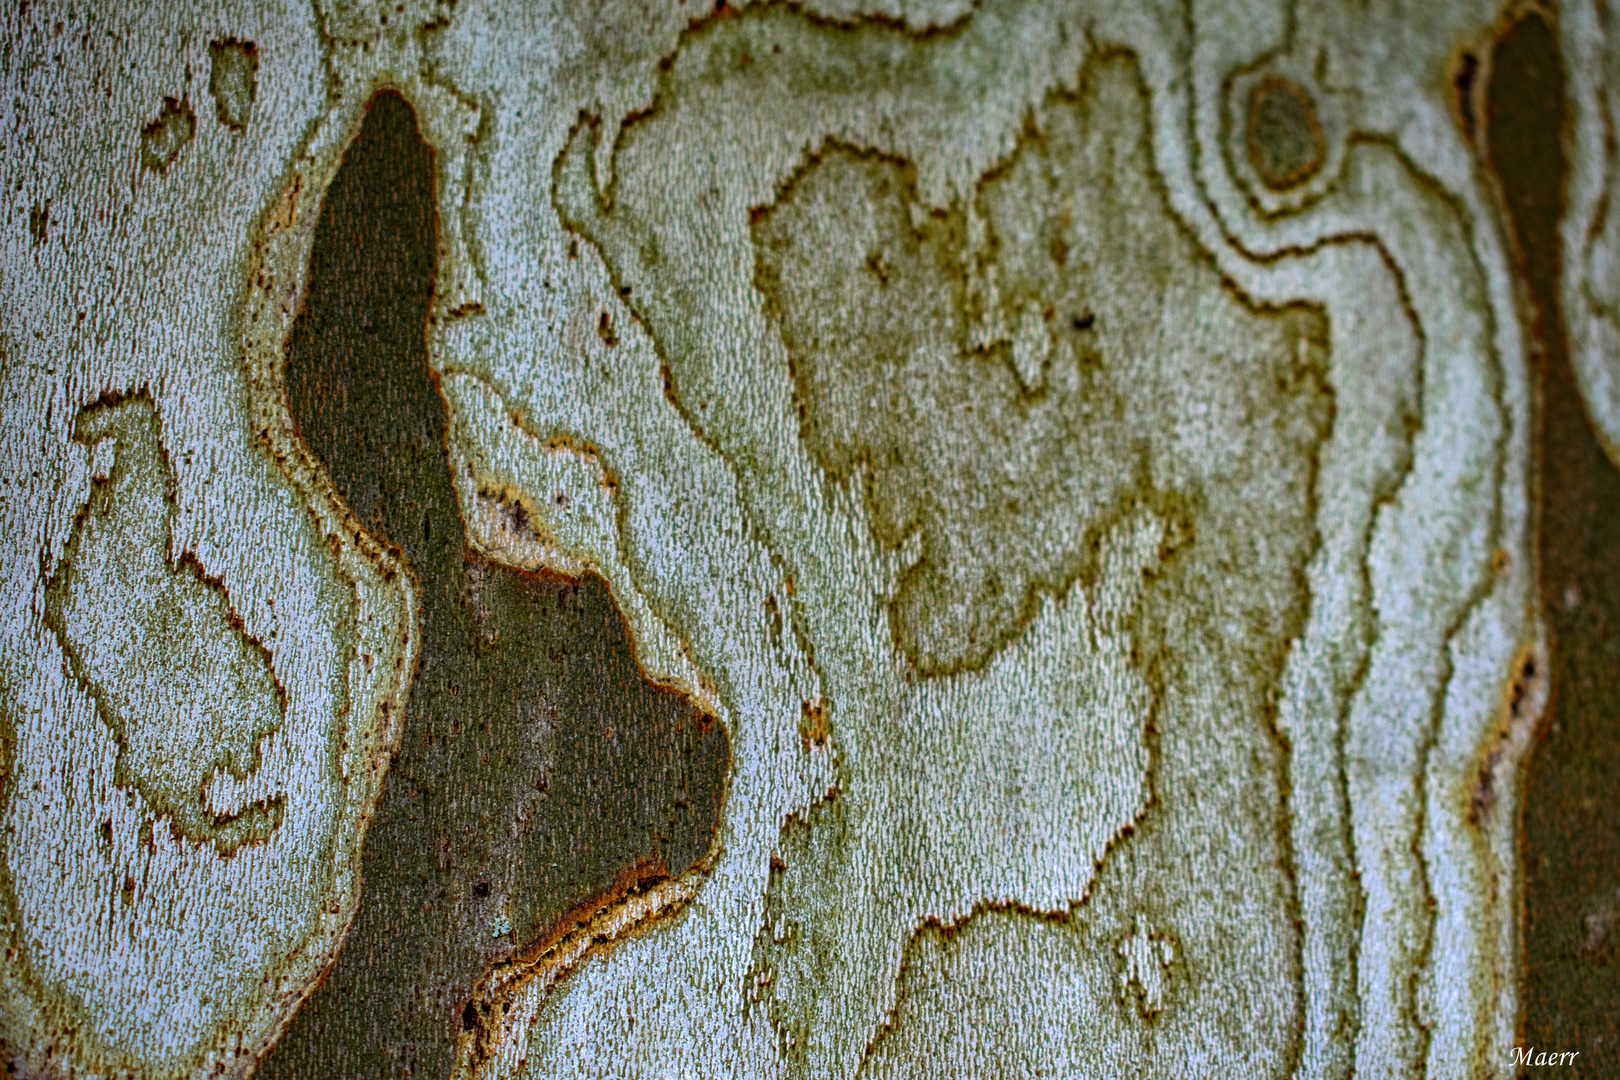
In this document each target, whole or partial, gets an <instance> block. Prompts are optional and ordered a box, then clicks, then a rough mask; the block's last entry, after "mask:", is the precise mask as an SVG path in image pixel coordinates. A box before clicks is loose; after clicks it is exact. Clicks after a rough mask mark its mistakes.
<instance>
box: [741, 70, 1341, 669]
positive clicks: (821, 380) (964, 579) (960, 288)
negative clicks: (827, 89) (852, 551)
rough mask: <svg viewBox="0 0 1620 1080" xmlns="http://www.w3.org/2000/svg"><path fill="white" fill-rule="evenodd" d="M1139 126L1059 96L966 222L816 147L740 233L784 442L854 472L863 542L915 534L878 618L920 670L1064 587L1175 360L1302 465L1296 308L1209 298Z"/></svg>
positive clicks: (1128, 466) (1128, 488)
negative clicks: (787, 426) (1285, 437)
mask: <svg viewBox="0 0 1620 1080" xmlns="http://www.w3.org/2000/svg"><path fill="white" fill-rule="evenodd" d="M1099 81H1100V82H1102V83H1105V84H1107V89H1108V90H1110V91H1118V92H1119V93H1118V94H1117V95H1115V99H1116V100H1124V101H1127V102H1130V101H1134V100H1136V98H1137V95H1136V92H1135V87H1134V85H1133V84H1132V82H1131V80H1130V76H1129V75H1128V73H1125V72H1123V71H1120V70H1119V69H1114V70H1112V71H1104V72H1103V73H1101V74H1100V76H1099ZM1138 104H1139V103H1138ZM1142 111H1143V110H1141V109H1140V108H1139V107H1138V108H1133V109H1129V110H1126V111H1124V112H1123V113H1122V112H1121V111H1120V110H1114V109H1103V110H1099V109H1098V107H1097V103H1096V98H1095V97H1094V96H1093V95H1092V94H1089V93H1088V94H1085V95H1083V96H1082V97H1081V98H1080V99H1064V100H1059V101H1058V102H1056V103H1055V104H1054V106H1053V107H1052V108H1051V109H1050V110H1049V111H1048V112H1047V113H1046V117H1045V127H1044V130H1043V131H1042V132H1041V133H1040V136H1039V137H1037V138H1033V139H1029V140H1027V141H1026V142H1024V143H1023V144H1022V145H1021V146H1020V148H1019V150H1018V151H1017V152H1016V153H1015V154H1014V155H1013V157H1012V159H1011V160H1010V161H1009V162H1008V163H1007V164H1006V165H1005V166H1004V167H1002V168H1001V169H999V170H998V171H997V172H995V173H993V174H991V176H990V177H988V178H987V179H985V180H984V181H982V182H981V183H980V185H979V186H978V189H977V191H976V192H975V195H974V198H973V205H972V206H971V207H957V208H954V209H952V210H951V211H950V212H948V213H939V212H932V211H930V210H928V209H927V208H926V207H924V206H923V205H922V204H921V203H920V202H919V200H918V198H917V193H916V190H915V186H914V184H913V182H912V177H911V173H910V170H909V169H908V168H907V167H906V166H905V165H904V164H903V163H900V162H897V161H894V160H890V159H885V158H879V157H875V156H871V155H861V154H857V153H853V152H850V151H848V150H843V149H837V148H834V149H830V150H828V151H826V152H825V153H823V154H822V155H821V157H819V158H818V159H817V160H815V161H814V162H812V163H811V164H810V165H809V166H807V167H806V168H805V169H804V170H803V171H802V172H801V174H800V175H799V176H797V177H796V178H795V180H794V181H793V183H792V184H791V185H790V186H789V187H788V189H787V190H786V191H785V192H784V194H783V195H782V197H781V198H780V199H779V201H778V202H777V203H776V205H775V206H774V207H772V208H771V209H770V210H768V211H765V212H763V213H762V214H760V215H758V216H757V218H756V221H755V224H754V233H753V235H754V241H755V248H756V258H757V263H756V266H757V273H756V282H757V284H758V287H759V288H760V290H761V291H762V292H763V293H764V294H765V295H766V296H767V297H768V298H769V301H770V307H771V310H772V311H773V313H774V314H775V316H776V319H777V321H778V323H779V325H780V327H781V330H782V336H783V339H784V341H785V342H786V344H787V348H788V353H789V356H790V357H791V361H792V365H793V376H794V382H795V388H796V396H797V400H798V405H799V411H800V417H801V434H802V437H803V438H804V440H805V443H806V444H807V446H808V447H809V449H810V451H811V453H812V454H813V455H814V456H815V458H816V460H817V461H818V462H819V463H820V464H821V465H822V467H823V468H825V469H826V470H827V471H828V472H829V473H830V474H831V475H832V476H833V477H835V478H836V479H838V480H839V481H847V480H849V479H851V478H852V477H857V476H858V477H859V479H860V482H861V483H862V484H863V485H864V493H865V496H866V499H867V503H868V505H869V507H870V510H871V521H872V528H873V531H874V533H875V535H876V536H877V538H878V539H879V540H880V541H881V542H882V543H884V544H886V545H888V546H890V547H899V546H900V545H901V543H902V542H903V541H904V540H905V538H906V537H907V536H908V534H910V533H911V532H913V531H917V532H919V533H920V535H921V560H920V561H919V562H918V563H917V564H916V565H914V566H913V567H912V568H911V570H910V571H909V572H908V573H907V574H906V576H905V577H904V579H903V580H902V582H901V585H900V588H899V590H898V593H897V595H896V596H895V598H894V601H893V604H892V615H893V621H894V627H895V634H896V637H897V639H898V643H899V645H900V647H901V648H902V649H903V650H904V651H905V653H906V655H907V656H908V657H909V658H910V659H911V661H912V663H913V664H915V665H916V667H917V668H918V669H920V670H921V671H923V672H924V673H928V674H938V673H942V672H946V671H951V670H955V669H959V668H962V667H975V666H978V665H980V664H982V663H983V662H984V661H985V660H986V659H987V658H988V657H989V656H990V655H991V654H993V653H994V651H995V650H996V649H997V648H999V647H1000V646H1001V645H1003V644H1004V643H1005V642H1006V641H1008V640H1009V639H1010V638H1011V637H1012V636H1013V635H1014V634H1016V633H1017V632H1018V629H1019V627H1020V625H1022V624H1023V623H1024V622H1027V620H1028V619H1029V617H1030V615H1031V613H1032V611H1033V609H1034V606H1035V604H1036V602H1037V596H1038V594H1039V593H1041V592H1058V591H1061V590H1063V589H1065V588H1067V586H1068V584H1069V583H1070V582H1072V581H1073V580H1075V578H1076V577H1077V576H1080V575H1083V574H1086V573H1088V571H1089V570H1090V569H1091V568H1092V565H1093V563H1094V562H1095V557H1096V551H1097V540H1098V536H1099V529H1100V528H1101V527H1102V526H1104V525H1105V524H1106V522H1107V520H1109V519H1111V518H1112V516H1113V515H1114V513H1115V510H1116V508H1117V507H1118V506H1119V505H1120V504H1121V503H1122V501H1123V500H1125V499H1127V498H1129V497H1130V496H1131V495H1133V493H1135V492H1136V491H1137V490H1138V489H1139V488H1140V487H1141V486H1142V485H1143V483H1144V481H1145V480H1147V479H1148V477H1147V475H1146V474H1147V473H1148V472H1150V471H1151V468H1152V466H1151V463H1150V458H1151V455H1150V454H1149V453H1148V452H1147V447H1148V445H1149V443H1154V442H1162V441H1165V440H1169V441H1174V440H1176V439H1177V437H1178V436H1177V434H1176V432H1177V421H1176V419H1175V418H1174V417H1173V416H1172V415H1171V412H1172V411H1173V407H1174V405H1175V403H1176V402H1177V401H1178V400H1179V399H1181V398H1183V397H1185V396H1189V395H1191V396H1196V395H1197V394H1199V393H1200V392H1201V389H1200V386H1199V377H1198V375H1197V369H1198V368H1206V369H1208V370H1211V371H1212V370H1214V369H1217V368H1220V367H1223V366H1230V367H1233V368H1235V369H1241V371H1242V373H1241V374H1239V375H1238V376H1237V378H1236V380H1235V381H1236V382H1237V383H1238V384H1239V385H1244V384H1247V391H1246V396H1247V397H1248V398H1249V403H1248V404H1247V405H1245V406H1244V409H1245V411H1247V412H1248V413H1249V414H1250V416H1249V417H1247V418H1246V419H1248V420H1250V422H1252V420H1253V418H1254V417H1257V416H1260V415H1264V414H1266V413H1269V412H1275V414H1276V422H1277V423H1278V424H1280V425H1282V426H1283V427H1284V428H1285V429H1287V430H1289V431H1290V433H1291V437H1293V438H1295V439H1296V440H1298V441H1299V443H1300V446H1299V452H1300V453H1301V454H1303V455H1307V456H1308V455H1309V453H1310V449H1309V444H1310V443H1311V442H1312V441H1314V438H1315V435H1316V429H1317V428H1318V427H1320V425H1321V423H1322V420H1323V416H1324V413H1323V411H1322V410H1323V408H1324V406H1325V404H1326V402H1325V398H1323V397H1321V396H1316V397H1315V400H1314V401H1312V400H1310V394H1311V393H1312V392H1313V391H1315V392H1316V393H1317V394H1318V395H1319V393H1320V386H1319V379H1320V373H1321V370H1322V364H1323V360H1324V352H1325V349H1324V346H1325V340H1326V329H1325V326H1324V324H1323V320H1322V318H1321V316H1320V315H1318V314H1316V313H1313V312H1309V311H1306V310H1304V309H1297V310H1283V311H1269V312H1260V311H1256V310H1254V309H1252V308H1250V307H1247V306H1245V305H1244V304H1243V303H1242V302H1241V301H1240V300H1239V299H1238V298H1237V297H1236V296H1234V295H1233V294H1232V293H1231V292H1230V290H1228V289H1226V288H1224V287H1223V286H1222V284H1221V281H1220V277H1219V275H1218V274H1217V272H1216V271H1215V269H1214V268H1213V267H1212V266H1210V265H1209V264H1208V262H1207V261H1206V260H1205V259H1204V257H1203V256H1202V253H1201V252H1199V251H1198V249H1197V247H1196V245H1195V244H1194V242H1193V241H1192V240H1191V239H1190V238H1189V237H1188V236H1187V235H1186V234H1185V232H1184V231H1183V230H1182V229H1181V228H1180V227H1179V226H1178V225H1177V223H1176V222H1175V220H1174V219H1173V218H1172V217H1171V216H1170V214H1169V212H1168V210H1167V209H1166V207H1165V206H1164V200H1163V197H1162V195H1161V193H1160V192H1159V190H1158V189H1157V187H1156V186H1155V183H1154V180H1153V174H1152V168H1151V158H1150V156H1149V148H1148V146H1147V143H1146V141H1145V139H1144V138H1143V131H1144V130H1145V129H1144V126H1143V125H1144V122H1145V117H1144V116H1143V115H1141V113H1142ZM975 233H979V234H982V239H977V240H970V235H971V234H975ZM1217 341H1218V342H1230V341H1243V342H1246V343H1249V344H1248V348H1247V350H1246V354H1245V355H1225V354H1224V350H1217V349H1216V348H1214V347H1212V346H1211V345H1209V344H1207V343H1209V342H1217ZM1167 358H1175V362H1170V363H1167V362H1166V360H1167ZM1182 366H1185V367H1190V368H1192V369H1194V370H1193V371H1191V372H1188V374H1190V375H1192V376H1193V377H1192V378H1190V379H1187V380H1181V379H1179V378H1178V377H1177V374H1176V371H1175V369H1176V368H1177V367H1182ZM1207 413H1208V411H1207V410H1206V414H1207ZM1194 422H1195V423H1196V422H1197V421H1196V420H1195V421H1194ZM1214 430H1215V429H1214V428H1211V429H1210V432H1211V433H1213V431H1214Z"/></svg>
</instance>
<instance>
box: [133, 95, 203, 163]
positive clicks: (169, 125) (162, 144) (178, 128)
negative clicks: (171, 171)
mask: <svg viewBox="0 0 1620 1080" xmlns="http://www.w3.org/2000/svg"><path fill="white" fill-rule="evenodd" d="M195 134H197V114H196V113H194V112H192V111H191V105H190V103H189V102H185V101H177V100H175V99H174V98H164V99H163V108H162V110H160V111H159V112H158V114H157V118H156V119H155V120H153V121H152V122H151V123H150V124H147V125H146V126H145V127H144V128H142V129H141V164H142V165H145V166H146V167H147V168H148V169H151V170H152V171H154V172H164V171H166V170H167V169H168V167H169V166H170V165H172V164H173V163H174V159H175V158H177V157H179V156H180V151H181V150H182V149H183V148H184V147H185V145H186V143H188V142H190V141H191V137H192V136H193V135H195Z"/></svg>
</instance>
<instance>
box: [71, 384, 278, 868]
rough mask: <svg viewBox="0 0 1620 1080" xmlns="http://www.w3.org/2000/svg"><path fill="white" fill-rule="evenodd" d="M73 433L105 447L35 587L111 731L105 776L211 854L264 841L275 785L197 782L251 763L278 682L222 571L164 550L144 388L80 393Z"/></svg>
mask: <svg viewBox="0 0 1620 1080" xmlns="http://www.w3.org/2000/svg"><path fill="white" fill-rule="evenodd" d="M74 437H75V438H76V439H78V441H79V442H81V443H83V444H85V445H86V446H87V447H90V448H91V449H92V451H95V452H97V453H98V456H99V455H100V453H101V452H104V451H110V452H111V453H110V454H108V455H107V457H109V458H110V468H108V469H107V470H106V472H105V473H103V474H102V475H100V476H98V477H97V478H96V480H95V482H94V485H93V487H92V490H91V494H90V501H89V502H88V503H87V504H86V505H85V507H84V508H83V510H81V511H80V514H79V517H78V521H77V523H76V524H75V526H74V529H73V533H72V535H71V536H70V537H69V539H68V544H67V548H66V550H65V551H64V552H63V555H62V560H61V563H60V565H59V566H58V567H57V570H56V573H55V574H54V576H53V577H52V578H51V581H50V583H49V584H48V585H47V586H46V590H45V622H46V624H47V625H48V626H49V627H50V628H51V630H52V631H53V632H54V633H55V634H56V637H57V640H58V641H59V642H60V643H61V645H62V651H63V652H64V653H65V654H66V655H67V658H68V667H69V670H70V671H71V672H72V675H73V677H74V678H75V679H77V680H78V681H79V682H80V683H81V684H82V685H83V686H84V688H85V690H86V691H87V692H88V693H89V694H90V696H91V698H92V699H94V701H95V703H96V711H97V713H98V714H99V715H100V716H101V719H102V720H103V721H104V722H105V723H106V724H107V726H108V727H109V728H110V729H112V732H113V735H114V736H115V738H116V739H117V740H118V763H117V766H116V771H115V774H114V781H115V782H116V783H117V784H119V785H120V786H124V787H133V788H134V789H135V790H137V791H139V792H140V793H141V795H142V797H143V798H145V800H146V801H147V803H148V804H149V805H150V806H151V807H152V808H153V810H154V811H155V812H156V813H157V814H158V815H159V816H160V817H166V818H168V819H169V820H170V821H171V822H172V824H173V826H174V828H175V829H176V830H178V831H179V832H180V833H181V834H182V835H184V836H187V837H189V838H191V839H194V840H206V841H209V842H211V843H214V844H216V845H217V846H218V847H219V850H220V852H221V853H222V854H228V853H230V852H232V851H234V850H236V848H237V847H239V846H240V845H242V844H244V843H252V842H262V841H264V840H267V839H268V838H269V836H270V834H271V832H273V831H274V830H275V829H276V828H277V827H278V826H279V825H280V824H281V820H282V817H283V815H284V813H285V802H286V795H285V793H280V794H277V795H275V796H272V797H268V798H264V799H260V800H257V801H255V802H252V803H249V804H248V805H246V806H234V807H233V806H220V805H218V804H217V803H216V802H215V800H214V797H213V796H212V795H211V794H210V790H209V789H210V787H211V785H212V783H213V782H214V780H215V778H216V776H217V774H219V773H221V772H226V773H229V774H230V775H231V776H232V777H234V778H236V779H237V780H243V779H246V778H247V777H248V776H250V775H251V774H253V773H254V772H256V771H257V770H258V768H259V764H260V744H261V742H262V741H263V740H264V739H265V738H266V737H267V736H269V735H270V734H271V733H273V732H275V731H276V730H277V729H278V728H280V727H281V724H282V718H283V716H284V714H285V712H286V694H285V692H284V691H283V690H282V688H281V686H280V684H279V683H278V682H277V681H276V677H275V672H274V670H273V668H272V666H271V657H270V654H269V652H268V650H266V648H265V647H264V646H263V645H262V644H260V643H259V642H257V641H255V640H253V639H251V638H249V637H248V636H247V635H246V633H245V632H244V631H243V629H242V622H241V618H240V617H239V616H238V615H237V614H236V612H235V611H233V610H232V608H231V606H230V600H229V598H228V597H227V596H226V595H225V588H224V586H223V584H222V583H220V582H219V581H217V580H211V579H210V578H209V577H208V576H207V574H206V573H205V572H204V571H203V569H202V567H201V566H200V565H199V564H198V562H197V560H196V558H195V557H194V556H192V555H190V554H189V553H186V552H176V551H174V537H173V532H172V521H173V516H174V499H175V493H174V472H173V469H172V467H171V466H170V464H169V460H168V458H167V456H166V455H165V453H164V450H163V444H162V440H161V432H160V430H159V425H158V418H157V413H156V412H155V411H154V409H153V406H152V401H151V399H150V398H149V397H147V396H145V395H144V394H137V395H134V396H131V397H128V398H123V399H119V400H113V401H109V402H104V403H100V404H96V405H92V406H90V407H89V408H87V409H85V410H84V411H83V412H81V413H80V414H79V417H78V420H77V421H76V422H75V424H74Z"/></svg>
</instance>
